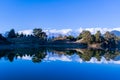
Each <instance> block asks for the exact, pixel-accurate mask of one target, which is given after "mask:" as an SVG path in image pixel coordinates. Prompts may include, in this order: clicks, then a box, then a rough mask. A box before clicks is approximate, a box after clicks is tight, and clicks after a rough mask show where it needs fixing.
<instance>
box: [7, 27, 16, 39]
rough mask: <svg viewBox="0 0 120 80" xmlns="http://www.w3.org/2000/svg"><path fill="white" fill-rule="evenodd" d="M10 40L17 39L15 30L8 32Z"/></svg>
mask: <svg viewBox="0 0 120 80" xmlns="http://www.w3.org/2000/svg"><path fill="white" fill-rule="evenodd" d="M8 38H16V34H15V30H14V29H11V30H10V32H8Z"/></svg>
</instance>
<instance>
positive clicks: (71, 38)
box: [67, 35, 76, 41]
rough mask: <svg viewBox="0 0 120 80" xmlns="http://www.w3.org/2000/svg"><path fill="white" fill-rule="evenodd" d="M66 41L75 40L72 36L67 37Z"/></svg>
mask: <svg viewBox="0 0 120 80" xmlns="http://www.w3.org/2000/svg"><path fill="white" fill-rule="evenodd" d="M67 39H69V40H71V41H75V40H76V38H74V36H72V35H69V36H67Z"/></svg>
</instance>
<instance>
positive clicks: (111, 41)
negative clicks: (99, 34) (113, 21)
mask: <svg viewBox="0 0 120 80" xmlns="http://www.w3.org/2000/svg"><path fill="white" fill-rule="evenodd" d="M104 38H105V44H106V47H108V48H115V47H116V46H117V42H118V41H117V37H116V36H115V35H114V34H112V33H110V32H108V31H107V32H106V33H105V34H104Z"/></svg>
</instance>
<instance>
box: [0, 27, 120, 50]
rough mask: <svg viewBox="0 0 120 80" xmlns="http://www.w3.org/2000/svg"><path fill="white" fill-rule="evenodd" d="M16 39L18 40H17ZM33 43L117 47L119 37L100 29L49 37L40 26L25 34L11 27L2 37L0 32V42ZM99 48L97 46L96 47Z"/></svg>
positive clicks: (119, 40)
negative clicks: (92, 31) (75, 35)
mask: <svg viewBox="0 0 120 80" xmlns="http://www.w3.org/2000/svg"><path fill="white" fill-rule="evenodd" d="M53 37H54V36H53ZM17 41H18V42H17ZM20 41H21V43H23V44H24V43H34V42H36V44H37V43H39V42H41V43H40V44H42V45H44V44H45V45H46V44H47V45H48V44H51V45H52V44H54V45H55V44H56V45H57V44H59V43H60V44H61V45H65V44H70V43H78V44H85V45H88V46H90V45H92V47H93V46H94V47H98V46H100V47H102V48H110V49H111V48H116V47H119V45H118V44H119V42H120V39H119V38H118V37H117V36H115V35H114V34H112V33H110V32H108V31H107V32H106V33H105V34H101V32H100V31H97V32H96V33H95V34H91V32H90V31H86V30H83V31H82V32H81V33H80V34H79V35H78V36H77V37H74V36H72V35H68V36H66V35H65V36H63V35H61V34H60V35H59V36H56V37H54V38H50V39H49V37H48V36H47V34H46V33H45V32H44V31H43V30H42V29H41V28H35V29H33V34H31V35H26V34H23V33H16V32H15V30H14V29H11V30H10V31H9V32H8V33H7V35H6V37H3V36H2V35H1V34H0V43H2V42H10V43H11V42H12V43H13V42H14V43H20ZM27 41H28V42H27ZM93 44H94V45H93ZM98 48H99V47H98Z"/></svg>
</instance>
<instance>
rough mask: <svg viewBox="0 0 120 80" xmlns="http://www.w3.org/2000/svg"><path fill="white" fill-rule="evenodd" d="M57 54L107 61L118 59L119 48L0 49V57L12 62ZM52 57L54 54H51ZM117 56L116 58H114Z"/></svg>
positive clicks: (36, 60) (39, 58)
mask: <svg viewBox="0 0 120 80" xmlns="http://www.w3.org/2000/svg"><path fill="white" fill-rule="evenodd" d="M50 53H52V55H53V54H57V55H58V57H59V56H62V55H64V56H72V55H74V54H75V55H78V56H79V58H80V59H82V61H90V60H91V58H93V57H94V58H96V59H97V61H100V60H101V58H102V57H104V58H105V59H106V60H107V61H110V60H119V55H120V51H119V50H94V49H61V48H60V49H59V48H54V49H52V48H44V47H43V48H19V49H15V50H0V59H1V58H4V59H5V60H9V61H10V62H13V61H14V59H18V58H22V57H24V56H30V57H31V60H32V62H34V63H39V62H41V61H42V60H44V59H45V58H46V56H47V57H49V54H50ZM53 57H54V56H53ZM116 57H117V58H116Z"/></svg>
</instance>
